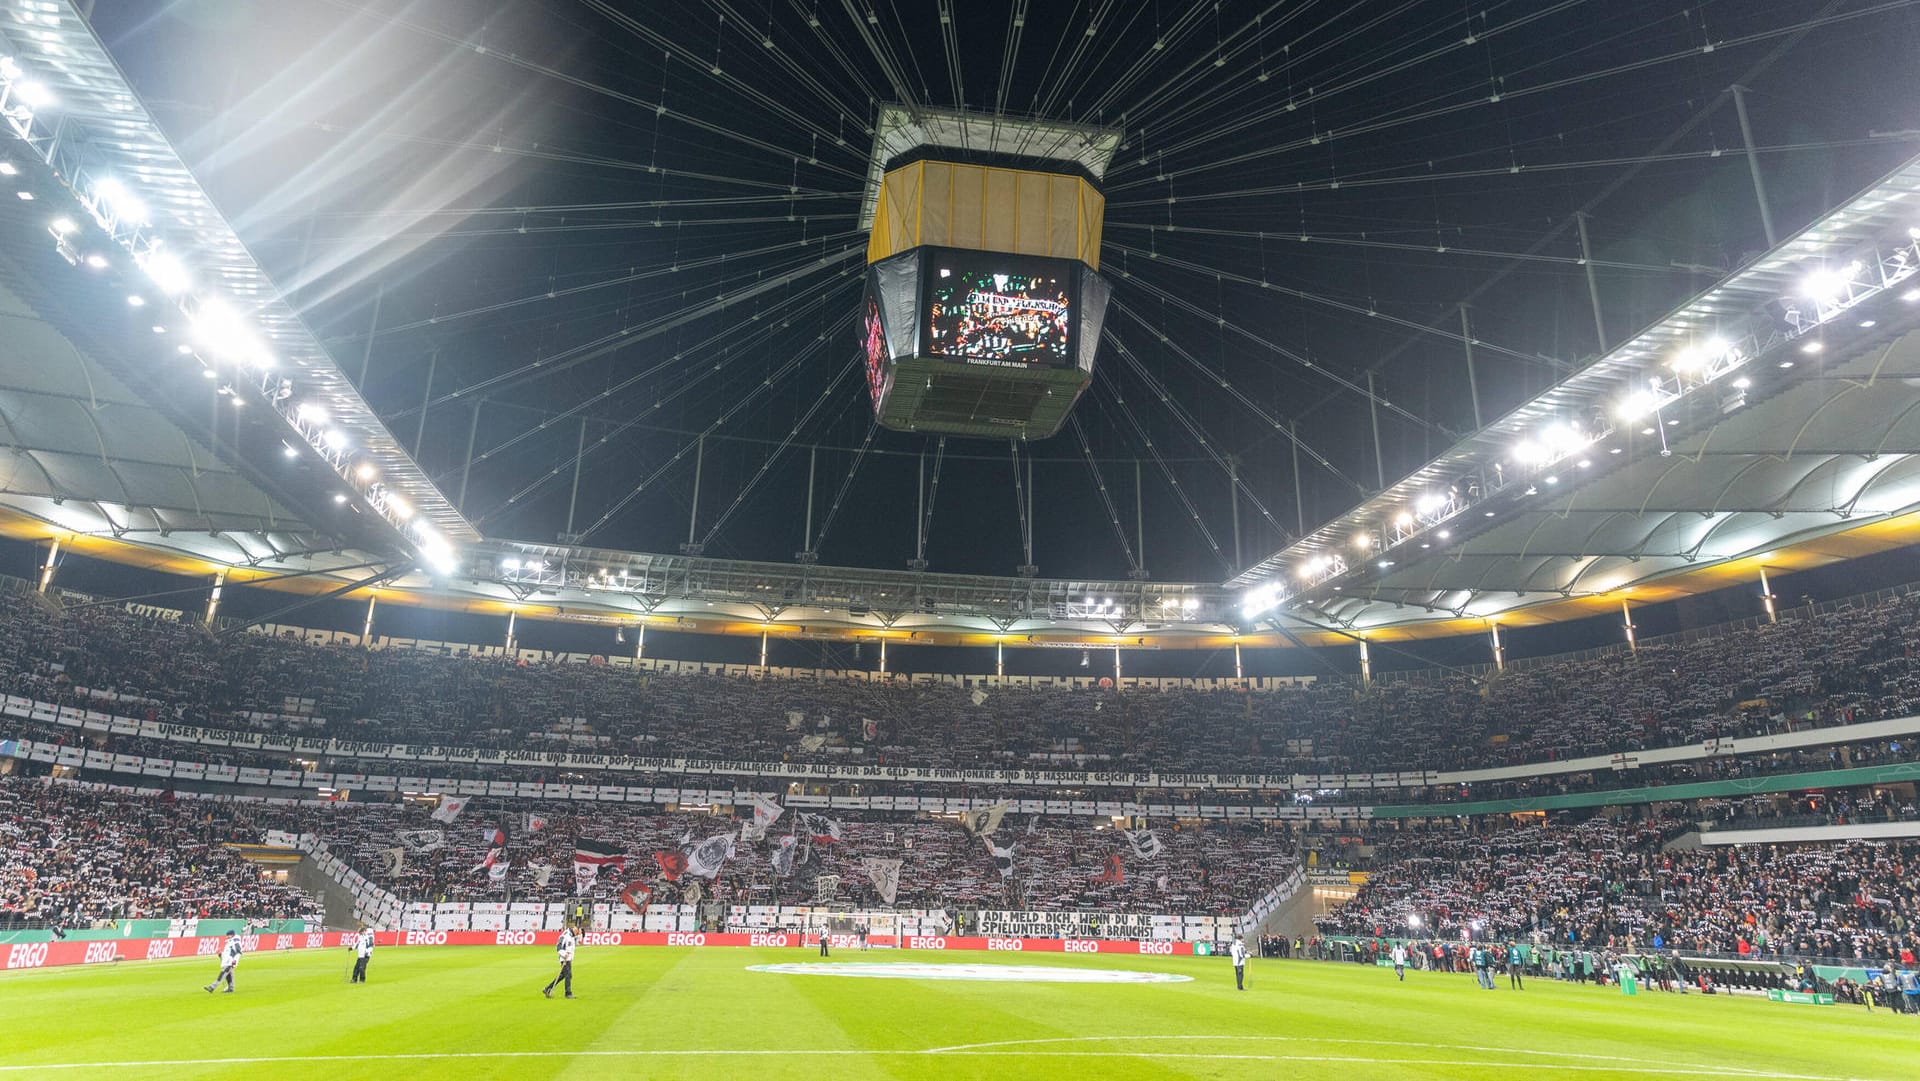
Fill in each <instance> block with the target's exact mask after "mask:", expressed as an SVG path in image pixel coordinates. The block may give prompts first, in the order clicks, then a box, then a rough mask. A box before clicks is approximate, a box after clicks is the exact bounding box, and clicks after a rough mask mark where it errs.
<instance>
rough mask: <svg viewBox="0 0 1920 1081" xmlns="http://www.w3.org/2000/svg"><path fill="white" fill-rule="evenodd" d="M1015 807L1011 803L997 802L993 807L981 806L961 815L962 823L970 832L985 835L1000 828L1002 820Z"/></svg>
mask: <svg viewBox="0 0 1920 1081" xmlns="http://www.w3.org/2000/svg"><path fill="white" fill-rule="evenodd" d="M1012 809H1013V804H1011V803H1004V802H1003V803H996V804H994V805H993V806H991V807H980V808H977V809H975V810H972V811H968V812H967V813H966V814H964V815H962V816H961V817H960V825H961V826H962V827H964V828H965V829H966V831H967V832H968V833H971V834H974V835H976V836H980V837H985V836H986V835H987V834H989V833H992V832H993V831H994V830H997V829H999V828H1000V820H1001V819H1002V818H1004V817H1006V814H1007V812H1008V811H1010V810H1012Z"/></svg>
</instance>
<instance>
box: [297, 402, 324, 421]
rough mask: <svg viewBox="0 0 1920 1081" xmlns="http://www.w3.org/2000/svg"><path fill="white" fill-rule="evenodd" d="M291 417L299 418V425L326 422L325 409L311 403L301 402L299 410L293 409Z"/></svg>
mask: <svg viewBox="0 0 1920 1081" xmlns="http://www.w3.org/2000/svg"><path fill="white" fill-rule="evenodd" d="M293 415H294V416H296V417H299V418H300V423H302V424H325V423H326V422H327V410H326V407H325V406H321V405H317V404H315V403H313V402H301V403H300V408H298V409H295V410H294V411H293Z"/></svg>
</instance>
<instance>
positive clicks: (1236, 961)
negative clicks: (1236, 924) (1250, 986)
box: [1228, 938, 1247, 991]
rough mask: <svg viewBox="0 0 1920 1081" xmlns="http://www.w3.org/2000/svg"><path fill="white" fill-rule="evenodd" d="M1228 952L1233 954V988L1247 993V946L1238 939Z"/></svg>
mask: <svg viewBox="0 0 1920 1081" xmlns="http://www.w3.org/2000/svg"><path fill="white" fill-rule="evenodd" d="M1228 952H1229V953H1231V954H1233V986H1234V987H1235V988H1237V989H1239V990H1241V991H1245V990H1246V989H1247V944H1246V943H1245V942H1242V941H1240V940H1239V939H1237V938H1236V939H1234V940H1233V946H1232V947H1231V948H1230V949H1229V950H1228Z"/></svg>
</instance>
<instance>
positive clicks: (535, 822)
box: [521, 812, 548, 833]
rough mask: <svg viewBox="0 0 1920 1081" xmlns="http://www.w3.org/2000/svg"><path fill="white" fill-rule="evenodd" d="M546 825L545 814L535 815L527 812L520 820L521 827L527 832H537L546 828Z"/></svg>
mask: <svg viewBox="0 0 1920 1081" xmlns="http://www.w3.org/2000/svg"><path fill="white" fill-rule="evenodd" d="M547 825H548V819H547V816H545V815H537V814H534V813H532V812H528V813H527V816H526V818H524V819H523V820H522V821H521V826H522V828H523V829H525V830H526V832H528V833H539V832H540V831H541V830H543V829H546V828H547Z"/></svg>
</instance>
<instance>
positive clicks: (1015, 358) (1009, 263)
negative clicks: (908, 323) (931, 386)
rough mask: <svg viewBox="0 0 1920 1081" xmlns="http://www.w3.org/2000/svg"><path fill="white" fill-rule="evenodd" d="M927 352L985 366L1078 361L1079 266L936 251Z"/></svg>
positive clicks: (930, 273) (930, 267)
mask: <svg viewBox="0 0 1920 1081" xmlns="http://www.w3.org/2000/svg"><path fill="white" fill-rule="evenodd" d="M925 273H926V276H927V308H926V312H927V317H926V320H925V325H926V335H927V344H926V353H927V355H929V356H939V357H955V358H960V359H964V360H967V361H969V362H972V363H980V364H1006V365H1014V366H1018V367H1031V366H1042V367H1063V366H1066V365H1070V364H1072V363H1073V351H1072V333H1073V299H1072V298H1073V295H1074V264H1073V262H1072V261H1070V260H1066V259H1045V258H1032V257H1022V256H1018V255H1003V254H999V253H995V252H981V251H963V250H957V249H946V248H936V249H932V250H931V251H930V252H929V258H928V260H927V263H926V271H925Z"/></svg>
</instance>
